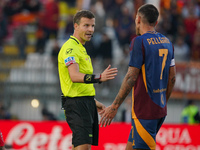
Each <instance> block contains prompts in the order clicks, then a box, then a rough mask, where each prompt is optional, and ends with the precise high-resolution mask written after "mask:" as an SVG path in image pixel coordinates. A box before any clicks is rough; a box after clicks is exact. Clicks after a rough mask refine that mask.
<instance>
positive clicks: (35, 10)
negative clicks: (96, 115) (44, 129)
mask: <svg viewBox="0 0 200 150" xmlns="http://www.w3.org/2000/svg"><path fill="white" fill-rule="evenodd" d="M144 3H153V4H155V5H156V7H158V9H159V11H160V18H159V24H158V26H157V31H159V32H161V33H162V34H164V35H166V36H167V37H168V38H169V39H170V40H172V41H173V43H174V47H175V59H176V64H177V83H176V87H175V90H174V92H173V95H172V97H171V99H170V101H169V103H168V116H167V118H166V121H165V122H166V123H180V115H181V111H182V109H183V108H184V106H185V104H186V102H187V100H189V99H193V100H195V103H196V105H197V106H198V107H200V101H199V100H200V19H199V18H200V1H199V0H0V105H1V119H11V120H30V121H33V120H46V119H47V120H48V119H49V120H64V116H63V111H62V110H61V109H60V108H61V103H60V95H61V91H60V85H59V78H58V71H57V54H58V52H59V48H60V47H61V45H62V44H63V43H64V42H65V41H66V40H67V38H68V37H69V35H71V34H72V33H73V28H72V25H73V24H72V16H73V14H74V13H75V12H76V11H77V10H80V9H89V10H91V11H93V12H94V14H95V15H96V31H95V34H94V37H93V39H92V41H91V42H88V43H87V44H86V47H87V50H88V53H89V54H90V55H91V57H92V60H93V65H94V72H101V71H103V70H104V68H105V67H106V66H107V65H108V64H109V63H111V65H112V66H113V67H117V68H118V70H119V73H118V76H117V78H116V79H114V80H113V81H109V82H108V83H103V84H100V85H97V84H96V85H95V87H96V97H97V99H98V100H100V101H101V102H103V103H104V104H105V105H106V106H108V105H110V104H111V103H112V101H113V100H114V98H115V96H116V94H117V92H118V90H119V88H120V85H121V83H122V80H123V77H124V75H125V73H126V71H127V67H128V61H129V55H128V53H129V49H128V46H129V43H130V41H131V39H132V38H133V37H135V31H134V18H135V12H136V11H137V8H138V7H139V6H141V5H142V4H144ZM124 107H126V106H125V105H124V104H123V105H122V106H121V108H120V110H119V112H118V114H117V116H116V118H115V121H121V112H122V109H123V108H124ZM46 115H48V116H46ZM49 115H50V118H47V117H49Z"/></svg>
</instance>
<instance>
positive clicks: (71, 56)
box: [63, 48, 79, 67]
mask: <svg viewBox="0 0 200 150" xmlns="http://www.w3.org/2000/svg"><path fill="white" fill-rule="evenodd" d="M63 59H64V63H65V65H66V66H67V67H68V66H70V65H71V64H74V63H79V57H78V55H77V53H76V48H67V49H66V50H65V52H64V55H63Z"/></svg>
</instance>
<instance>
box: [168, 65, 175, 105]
mask: <svg viewBox="0 0 200 150" xmlns="http://www.w3.org/2000/svg"><path fill="white" fill-rule="evenodd" d="M175 81H176V67H175V66H173V67H170V69H169V77H168V84H167V91H166V99H167V102H168V100H169V97H170V95H171V93H172V90H173V87H174V85H175Z"/></svg>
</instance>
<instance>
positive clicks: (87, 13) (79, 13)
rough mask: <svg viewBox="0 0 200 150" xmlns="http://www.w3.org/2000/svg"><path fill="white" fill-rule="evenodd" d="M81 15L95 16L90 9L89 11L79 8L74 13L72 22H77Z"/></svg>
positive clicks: (86, 16) (90, 17)
mask: <svg viewBox="0 0 200 150" xmlns="http://www.w3.org/2000/svg"><path fill="white" fill-rule="evenodd" d="M83 17H84V18H89V19H92V18H95V16H94V14H93V13H92V12H91V11H89V10H80V11H78V12H77V13H76V14H75V15H74V18H73V23H74V24H75V23H77V24H79V23H80V20H81V18H83Z"/></svg>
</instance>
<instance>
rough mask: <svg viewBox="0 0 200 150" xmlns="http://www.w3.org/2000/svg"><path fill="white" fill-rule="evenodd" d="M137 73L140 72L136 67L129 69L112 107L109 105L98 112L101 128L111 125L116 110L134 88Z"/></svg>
mask: <svg viewBox="0 0 200 150" xmlns="http://www.w3.org/2000/svg"><path fill="white" fill-rule="evenodd" d="M139 72H140V69H138V68H136V67H129V69H128V72H127V74H126V76H125V77H124V80H123V82H122V85H121V87H120V90H119V92H118V94H117V96H116V98H115V100H114V101H113V103H112V105H110V106H109V107H107V108H105V109H104V110H103V111H101V112H100V115H101V120H100V124H101V126H107V125H110V124H111V122H112V119H113V118H114V117H115V115H116V114H117V110H118V108H119V106H120V105H121V104H122V102H123V101H124V99H125V98H126V96H127V95H128V94H129V93H130V91H131V90H132V88H133V87H134V85H135V82H136V80H137V77H138V75H139Z"/></svg>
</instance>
